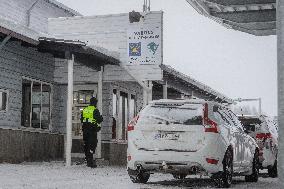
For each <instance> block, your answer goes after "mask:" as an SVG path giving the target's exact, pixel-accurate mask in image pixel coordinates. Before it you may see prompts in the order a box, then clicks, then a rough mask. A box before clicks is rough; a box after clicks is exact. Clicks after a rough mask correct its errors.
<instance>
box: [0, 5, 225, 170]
mask: <svg viewBox="0 0 284 189" xmlns="http://www.w3.org/2000/svg"><path fill="white" fill-rule="evenodd" d="M141 14H142V16H141V22H143V24H144V26H145V25H146V26H147V27H148V26H149V27H153V25H154V26H155V27H161V29H162V23H163V13H162V12H149V13H147V14H145V15H144V13H141ZM73 16H76V17H73ZM57 17H60V18H57ZM129 18H130V14H128V13H126V14H117V15H105V16H92V17H83V16H81V15H80V14H79V13H77V12H75V11H73V10H71V9H69V8H68V7H66V6H64V5H62V4H60V3H58V2H57V1H54V0H38V1H31V0H23V1H19V0H11V1H4V0H1V7H0V21H1V22H0V78H1V80H0V108H1V109H0V142H1V143H0V162H14V163H17V162H22V161H48V160H55V159H62V158H64V149H65V142H66V124H67V122H68V121H67V120H68V117H67V109H68V108H67V107H68V103H67V98H68V97H67V96H68V95H67V93H68V85H70V83H69V82H68V81H70V80H69V79H68V75H70V73H69V74H68V65H69V63H70V56H68V54H69V55H70V53H71V54H73V55H74V57H75V59H74V60H75V62H74V72H73V73H71V74H72V75H73V77H74V78H73V79H74V82H72V83H73V84H72V87H73V91H72V93H73V95H72V96H73V99H72V101H73V103H72V107H71V108H72V156H73V157H83V156H84V155H83V146H82V145H83V144H82V131H81V123H80V114H81V110H82V109H83V108H84V107H85V106H87V105H88V103H89V100H90V98H91V97H92V96H95V97H97V98H98V100H99V102H101V103H100V104H99V106H100V107H99V108H100V109H101V112H102V115H103V117H104V122H103V123H102V130H101V132H100V134H99V146H98V150H97V151H98V152H97V158H103V159H105V160H108V161H109V162H110V164H114V165H118V164H125V163H126V149H127V124H128V122H129V121H130V120H131V119H132V118H133V117H134V116H135V115H137V113H138V112H139V111H140V110H141V109H142V108H143V107H144V106H145V105H146V104H147V102H148V101H151V100H157V99H162V98H182V97H184V96H188V97H197V98H203V99H208V100H215V101H218V102H226V103H230V102H231V100H230V99H229V98H227V97H226V96H224V95H222V94H220V93H218V92H217V91H215V90H213V89H211V88H210V87H208V86H206V85H204V84H202V83H200V82H198V81H196V80H194V79H192V78H190V77H189V76H186V75H184V74H182V73H180V72H178V71H176V70H175V69H173V68H171V67H170V66H167V65H164V64H151V65H134V66H133V65H132V66H128V65H127V64H126V62H127V57H126V55H127V32H128V31H127V30H128V28H130V27H132V26H135V27H137V26H138V27H139V25H140V24H141V23H140V22H139V21H138V23H131V22H130V20H129ZM161 38H162V37H161ZM118 63H119V64H118ZM146 89H147V90H146ZM69 92H70V91H69ZM70 115H71V114H70Z"/></svg>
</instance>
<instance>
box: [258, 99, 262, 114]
mask: <svg viewBox="0 0 284 189" xmlns="http://www.w3.org/2000/svg"><path fill="white" fill-rule="evenodd" d="M258 103H259V104H258V111H259V115H261V113H262V111H261V98H259V102H258Z"/></svg>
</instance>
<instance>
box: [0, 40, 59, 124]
mask: <svg viewBox="0 0 284 189" xmlns="http://www.w3.org/2000/svg"><path fill="white" fill-rule="evenodd" d="M23 76H26V77H29V78H33V79H38V80H41V81H45V82H48V83H53V81H54V80H53V76H54V58H53V57H52V56H51V55H50V54H44V53H39V52H37V51H36V50H35V49H34V48H26V47H22V46H21V45H20V43H19V42H9V43H8V44H6V46H5V47H4V48H3V49H2V50H0V88H1V89H5V90H8V92H9V96H8V111H7V112H0V127H16V128H17V127H20V126H21V108H22V77H23ZM55 103H57V102H56V101H55Z"/></svg>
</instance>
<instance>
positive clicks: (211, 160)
mask: <svg viewBox="0 0 284 189" xmlns="http://www.w3.org/2000/svg"><path fill="white" fill-rule="evenodd" d="M206 161H207V163H209V164H213V165H217V164H218V162H219V160H217V159H210V158H206Z"/></svg>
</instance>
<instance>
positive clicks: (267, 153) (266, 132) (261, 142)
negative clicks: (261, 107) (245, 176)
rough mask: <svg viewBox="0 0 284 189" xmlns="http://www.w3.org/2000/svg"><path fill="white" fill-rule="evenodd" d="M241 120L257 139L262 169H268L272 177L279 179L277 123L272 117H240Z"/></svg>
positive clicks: (250, 133) (247, 130)
mask: <svg viewBox="0 0 284 189" xmlns="http://www.w3.org/2000/svg"><path fill="white" fill-rule="evenodd" d="M239 120H240V121H241V123H242V124H243V126H244V129H245V130H246V132H247V133H249V135H250V136H252V137H253V138H255V140H256V142H257V144H258V146H259V162H260V168H261V169H268V175H269V176H270V177H273V178H275V177H277V175H278V174H277V154H278V131H277V130H278V129H277V123H276V122H275V121H274V120H272V119H271V118H270V117H268V116H265V115H260V116H249V115H245V116H244V115H242V116H239Z"/></svg>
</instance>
